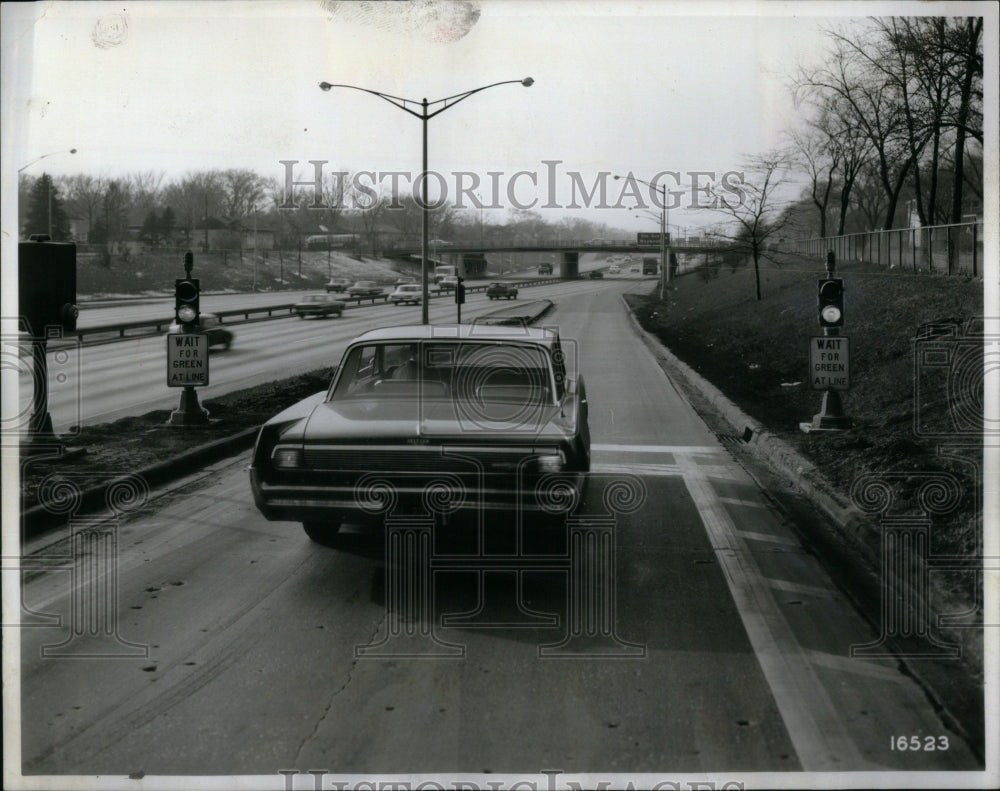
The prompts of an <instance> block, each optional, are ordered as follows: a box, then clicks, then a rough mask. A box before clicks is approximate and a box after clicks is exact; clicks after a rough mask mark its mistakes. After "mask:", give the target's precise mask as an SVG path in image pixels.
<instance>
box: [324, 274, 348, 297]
mask: <svg viewBox="0 0 1000 791" xmlns="http://www.w3.org/2000/svg"><path fill="white" fill-rule="evenodd" d="M349 285H351V281H350V280H348V279H347V278H346V277H335V278H333V279H332V280H331V281H330V282H329V283H327V284H326V293H327V294H330V293H333V292H340V291H347V287H348V286H349Z"/></svg>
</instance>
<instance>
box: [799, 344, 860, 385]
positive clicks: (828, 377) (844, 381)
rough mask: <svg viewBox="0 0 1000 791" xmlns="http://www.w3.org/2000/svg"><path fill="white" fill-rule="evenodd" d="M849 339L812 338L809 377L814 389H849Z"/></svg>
mask: <svg viewBox="0 0 1000 791" xmlns="http://www.w3.org/2000/svg"><path fill="white" fill-rule="evenodd" d="M848 347H849V344H848V339H847V338H840V337H821V338H812V339H811V340H810V341H809V378H810V379H811V380H812V386H813V389H814V390H849V389H850V387H851V374H850V366H849V364H848V356H849V355H848Z"/></svg>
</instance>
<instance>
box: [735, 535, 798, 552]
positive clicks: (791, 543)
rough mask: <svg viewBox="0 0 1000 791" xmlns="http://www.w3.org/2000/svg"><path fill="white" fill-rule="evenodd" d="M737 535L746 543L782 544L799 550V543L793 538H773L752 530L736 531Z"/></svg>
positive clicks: (773, 536)
mask: <svg viewBox="0 0 1000 791" xmlns="http://www.w3.org/2000/svg"><path fill="white" fill-rule="evenodd" d="M736 533H737V535H739V536H740V537H741V538H745V539H747V540H748V541H764V542H766V543H768V544H782V545H783V546H786V547H795V548H796V549H798V548H799V542H798V541H796V540H795V539H793V538H785V537H784V536H775V535H771V534H770V533H756V532H754V531H753V530H737V531H736Z"/></svg>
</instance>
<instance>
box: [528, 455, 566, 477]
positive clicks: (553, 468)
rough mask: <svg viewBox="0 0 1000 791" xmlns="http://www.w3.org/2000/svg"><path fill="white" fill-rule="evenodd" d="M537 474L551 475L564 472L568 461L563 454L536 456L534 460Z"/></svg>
mask: <svg viewBox="0 0 1000 791" xmlns="http://www.w3.org/2000/svg"><path fill="white" fill-rule="evenodd" d="M532 461H533V464H532V466H533V467H534V471H535V472H540V473H550V472H562V471H563V467H564V466H565V464H566V459H565V457H564V456H563V454H562V452H559V453H545V454H542V455H539V456H535V458H534V459H533V460H532Z"/></svg>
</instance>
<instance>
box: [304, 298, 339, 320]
mask: <svg viewBox="0 0 1000 791" xmlns="http://www.w3.org/2000/svg"><path fill="white" fill-rule="evenodd" d="M345 307H347V305H346V304H345V303H343V302H341V301H340V300H339V299H337V298H336V297H335V296H334V295H333V294H306V295H305V296H304V297H302V299H301V300H299V301H298V302H296V303H295V304H294V305H293V306H292V313H294V314H295V315H296V316H298V317H299V318H300V319H304V318H306V317H307V316H318V317H319V318H321V319H325V318H326V317H327V316H337V317H339V316H340V314H341V313H343V312H344V308H345Z"/></svg>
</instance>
